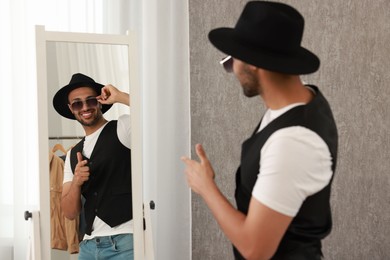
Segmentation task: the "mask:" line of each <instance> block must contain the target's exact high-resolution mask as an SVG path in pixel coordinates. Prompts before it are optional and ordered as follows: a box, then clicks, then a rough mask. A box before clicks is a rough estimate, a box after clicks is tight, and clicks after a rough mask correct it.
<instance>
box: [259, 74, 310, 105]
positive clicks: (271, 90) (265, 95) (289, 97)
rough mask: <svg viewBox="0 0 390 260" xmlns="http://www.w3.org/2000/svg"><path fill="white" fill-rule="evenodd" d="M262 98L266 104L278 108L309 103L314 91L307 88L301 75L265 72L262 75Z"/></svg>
mask: <svg viewBox="0 0 390 260" xmlns="http://www.w3.org/2000/svg"><path fill="white" fill-rule="evenodd" d="M261 84H262V89H263V91H262V95H261V97H262V99H263V100H264V102H265V104H266V106H267V107H268V108H270V109H273V110H276V109H281V108H283V107H286V106H288V105H291V104H294V103H304V104H307V103H309V102H310V101H311V100H312V99H313V92H312V91H310V90H309V89H307V88H306V87H305V86H304V85H303V83H302V81H301V80H300V78H299V76H295V75H283V74H278V73H272V72H271V73H265V74H263V75H261Z"/></svg>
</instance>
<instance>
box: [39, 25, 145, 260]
mask: <svg viewBox="0 0 390 260" xmlns="http://www.w3.org/2000/svg"><path fill="white" fill-rule="evenodd" d="M35 31H36V56H37V58H36V60H37V86H38V92H37V93H38V132H39V134H38V149H39V155H40V156H39V169H40V174H39V176H40V177H39V191H40V194H39V210H40V236H41V237H40V238H41V243H40V245H41V257H42V260H51V246H50V190H49V189H50V183H49V178H48V177H49V156H48V155H49V154H48V147H49V140H48V138H49V135H48V118H47V111H48V104H47V100H48V98H47V71H46V68H47V67H46V65H47V64H46V58H47V57H46V43H47V42H72V43H97V44H112V45H127V46H128V53H129V57H128V59H129V62H128V64H129V74H130V75H129V77H130V78H129V82H130V92H129V93H130V104H131V133H132V134H131V144H132V148H131V149H132V151H136V153H132V154H131V171H132V191H133V220H134V259H135V260H141V259H144V254H145V253H144V252H145V248H144V247H145V246H144V231H143V207H142V205H143V202H142V201H143V195H142V194H143V180H142V173H143V168H142V154H143V149H142V148H143V147H142V120H141V119H142V117H141V115H142V111H141V108H142V99H141V98H142V97H141V87H140V83H139V82H140V81H139V74H138V73H139V71H138V65H137V61H138V57H137V52H136V50H137V48H136V43H137V42H136V39H135V35H134V32H130V31H129V32H128V33H127V35H108V34H92V33H71V32H54V31H46V30H45V27H44V26H42V25H37V26H36V28H35Z"/></svg>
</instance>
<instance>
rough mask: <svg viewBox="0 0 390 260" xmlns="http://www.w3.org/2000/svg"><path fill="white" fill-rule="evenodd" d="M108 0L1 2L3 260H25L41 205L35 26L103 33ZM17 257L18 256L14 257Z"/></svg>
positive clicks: (0, 228) (0, 224) (0, 231)
mask: <svg viewBox="0 0 390 260" xmlns="http://www.w3.org/2000/svg"><path fill="white" fill-rule="evenodd" d="M102 6H103V4H102V1H101V0H99V1H96V0H90V1H80V0H73V1H70V0H69V1H64V0H34V1H31V0H1V1H0V19H1V21H0V26H1V30H0V32H1V41H0V53H1V55H0V57H1V59H0V62H1V63H0V64H1V68H0V79H1V87H0V88H1V91H0V93H1V97H2V99H3V101H1V102H0V118H1V120H2V123H1V128H0V139H1V143H0V172H1V174H0V259H6V260H8V259H17V260H19V259H25V258H26V251H27V241H28V230H29V229H28V225H27V224H28V223H27V222H26V221H25V220H24V218H23V215H24V211H25V210H30V211H32V210H38V209H39V205H38V203H39V186H38V183H39V169H38V156H39V155H38V154H37V151H38V143H37V142H38V141H37V140H38V133H37V128H38V127H37V116H38V115H37V87H36V64H35V61H36V59H35V25H38V24H39V25H45V26H46V29H47V30H55V31H74V32H97V33H99V32H100V33H101V32H103V22H102V21H103V19H102V17H103V14H102ZM10 257H12V258H10Z"/></svg>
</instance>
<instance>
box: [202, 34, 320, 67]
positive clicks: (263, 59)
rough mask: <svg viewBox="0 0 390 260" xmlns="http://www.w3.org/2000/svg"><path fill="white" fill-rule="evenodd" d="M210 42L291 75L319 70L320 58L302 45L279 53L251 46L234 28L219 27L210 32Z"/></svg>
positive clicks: (256, 63)
mask: <svg viewBox="0 0 390 260" xmlns="http://www.w3.org/2000/svg"><path fill="white" fill-rule="evenodd" d="M208 37H209V40H210V42H211V43H212V44H213V45H214V46H215V47H216V48H217V49H219V50H220V51H222V52H224V53H225V54H227V55H231V56H232V57H234V58H237V59H239V60H242V61H243V62H245V63H248V64H251V65H254V66H256V67H259V68H262V69H266V70H270V71H275V72H280V73H285V74H291V75H301V74H310V73H313V72H315V71H317V70H318V68H319V66H320V60H319V59H318V57H317V56H316V55H315V54H314V53H312V52H310V51H309V50H307V49H305V48H303V47H300V48H298V49H296V50H294V52H289V53H277V52H275V51H272V50H269V49H261V48H260V47H259V46H250V45H248V44H247V43H246V42H245V40H243V39H240V37H239V36H237V35H236V33H235V31H234V29H232V28H217V29H214V30H211V31H210V33H209V34H208Z"/></svg>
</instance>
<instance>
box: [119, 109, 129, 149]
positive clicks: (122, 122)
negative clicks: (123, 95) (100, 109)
mask: <svg viewBox="0 0 390 260" xmlns="http://www.w3.org/2000/svg"><path fill="white" fill-rule="evenodd" d="M117 133H118V138H119V141H120V142H121V143H122V144H123V145H124V146H126V147H127V148H130V147H131V140H130V134H131V127H130V115H128V114H125V115H121V116H120V117H119V118H118V125H117Z"/></svg>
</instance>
